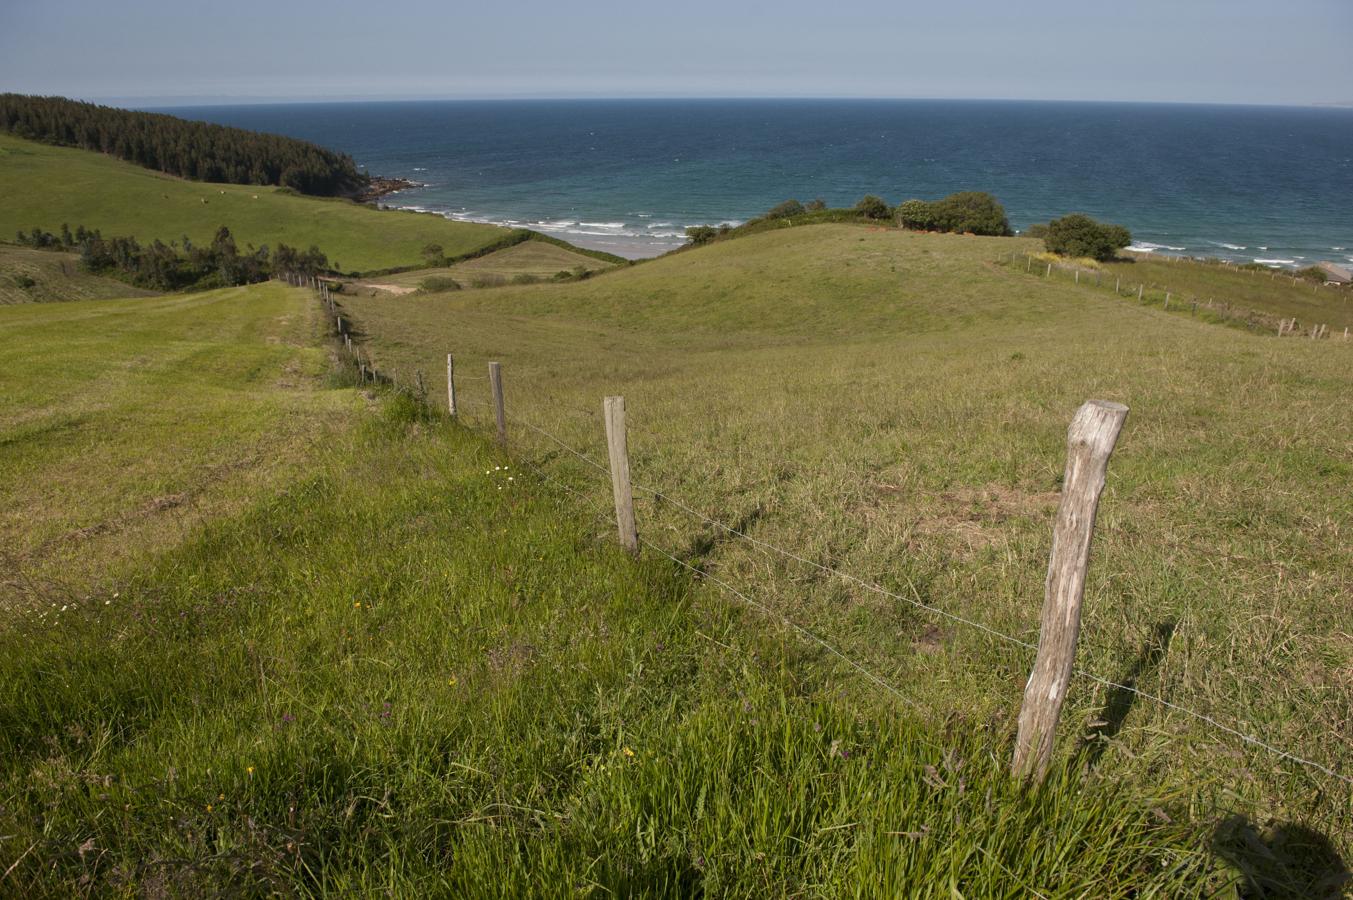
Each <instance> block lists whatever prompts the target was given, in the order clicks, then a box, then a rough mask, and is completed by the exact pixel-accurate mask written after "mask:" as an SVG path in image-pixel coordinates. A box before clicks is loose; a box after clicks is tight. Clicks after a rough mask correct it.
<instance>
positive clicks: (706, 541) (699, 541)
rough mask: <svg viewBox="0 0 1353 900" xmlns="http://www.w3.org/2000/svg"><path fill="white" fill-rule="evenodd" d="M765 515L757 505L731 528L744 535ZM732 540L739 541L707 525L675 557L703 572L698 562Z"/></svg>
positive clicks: (714, 526) (733, 536) (732, 535)
mask: <svg viewBox="0 0 1353 900" xmlns="http://www.w3.org/2000/svg"><path fill="white" fill-rule="evenodd" d="M765 513H766V511H765V509H764V508H763V507H762V506H761V505H760V504H757V505H756V506H755V507H754V508H752V509H750V510H748V511H747V512H745V513H743V514H742V515H741V516H740V517H739V518H738V520H737V521H736V522H734V523H733V524H732V526H731V527H732V529H733V530H734V531H739V532H741V533H742V534H746V533H747V532H748V531H749V530H750V529H751V527H752V526H753V525H755V524H756V523H757V522H758V521H759V520H760V519H761V517H762V516H763V515H765ZM733 540H739V537H738V535H736V534H732V533H731V532H728V531H725V530H724V529H722V528H720V527H718V526H717V525H709V526H707V527H706V528H705V529H704V530H703V531H702V532H701V533H700V534H698V535H696V536H695V538H694V539H693V540H692V541H691V543H690V546H689V547H687V548H686V549H685V550H683V551H681V552H680V553H678V554H677V555H678V556H680V557H681V558H682V560H683V561H685V562H687V563H689V564H691V565H692V566H695V568H697V569H699V570H700V571H701V572H703V571H704V566H703V565H702V564H701V563H700V560H703V559H704V558H705V557H707V556H709V555H710V554H711V553H713V552H714V550H715V549H716V548H717V547H720V546H722V545H723V544H726V543H728V542H729V541H733Z"/></svg>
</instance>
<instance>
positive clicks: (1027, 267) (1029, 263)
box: [1024, 253, 1034, 272]
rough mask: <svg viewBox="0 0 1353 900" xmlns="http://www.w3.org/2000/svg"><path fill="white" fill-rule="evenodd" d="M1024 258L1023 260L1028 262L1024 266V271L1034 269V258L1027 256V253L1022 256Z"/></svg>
mask: <svg viewBox="0 0 1353 900" xmlns="http://www.w3.org/2000/svg"><path fill="white" fill-rule="evenodd" d="M1024 258H1025V259H1026V260H1028V261H1027V262H1026V263H1025V264H1024V271H1026V272H1028V271H1030V270H1031V269H1033V267H1034V258H1033V257H1032V256H1031V255H1029V254H1028V253H1026V254H1024Z"/></svg>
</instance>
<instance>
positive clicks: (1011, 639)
mask: <svg viewBox="0 0 1353 900" xmlns="http://www.w3.org/2000/svg"><path fill="white" fill-rule="evenodd" d="M509 418H511V419H512V420H513V421H515V422H518V423H519V424H522V425H525V426H526V427H527V428H530V429H531V430H532V431H535V432H536V433H538V434H540V435H542V436H543V437H546V438H548V439H549V440H550V441H552V442H553V443H555V444H557V445H558V446H559V447H561V448H562V449H564V450H566V451H568V452H569V453H571V454H572V455H573V456H575V457H577V458H578V459H580V460H582V461H583V462H585V463H587V464H588V465H590V466H592V467H593V468H595V469H597V470H598V471H599V472H601V473H603V474H605V475H607V477H609V471H608V470H607V469H606V468H605V467H604V466H602V465H601V464H599V463H597V462H596V461H595V460H593V459H591V458H590V457H589V456H587V454H585V453H583V452H582V451H579V450H577V449H575V448H574V447H572V446H570V445H569V444H567V443H566V442H564V441H563V440H561V439H560V438H558V437H557V436H556V435H553V434H551V433H550V432H548V431H546V430H545V429H542V428H539V427H538V426H535V425H532V424H530V423H528V422H525V421H523V420H521V419H520V418H518V417H515V416H509ZM537 471H539V470H537ZM634 487H635V488H637V489H639V490H642V491H644V492H646V493H648V494H650V495H652V496H654V497H656V498H659V499H661V500H663V501H665V502H668V503H671V504H672V505H673V506H675V507H677V508H678V509H680V510H682V511H683V512H685V513H687V514H688V515H690V516H693V517H695V518H697V519H699V520H701V521H703V522H705V523H707V524H709V525H713V526H715V527H717V528H720V529H722V530H723V531H725V532H727V533H728V534H730V535H733V536H735V537H739V538H741V539H743V540H745V541H747V542H749V543H751V544H754V545H756V546H758V547H760V548H762V549H763V550H767V551H771V552H774V553H778V554H780V555H781V556H783V557H785V558H787V559H791V560H795V561H797V562H800V563H803V564H804V565H807V566H811V567H813V568H815V569H818V570H819V571H821V572H823V573H826V574H830V575H834V576H837V577H839V578H841V579H843V580H845V581H849V582H851V583H853V584H856V585H858V586H859V587H862V588H864V589H865V590H869V591H872V592H874V593H876V594H879V595H882V596H885V597H889V598H891V599H894V600H900V601H902V602H904V603H909V604H911V605H912V606H915V607H918V608H920V609H924V610H927V611H929V612H933V613H935V614H937V615H940V616H943V617H945V618H947V619H950V620H951V621H954V622H958V623H961V624H964V625H968V626H971V627H973V628H976V629H978V630H980V631H983V632H985V633H986V634H988V635H990V636H992V637H995V638H998V639H1000V640H1002V641H1006V642H1008V643H1011V644H1014V645H1016V646H1019V647H1022V648H1024V649H1026V650H1034V651H1037V649H1038V646H1037V645H1036V644H1032V643H1029V642H1028V641H1024V640H1021V639H1020V638H1017V637H1015V636H1013V635H1009V634H1006V633H1004V632H1002V631H999V630H997V629H995V628H992V627H990V626H988V625H985V624H983V623H981V622H978V621H976V620H973V619H969V618H966V617H964V616H960V615H958V614H956V613H951V612H948V611H947V610H943V609H940V608H938V607H935V606H931V605H930V604H927V603H925V602H923V601H921V600H919V599H915V598H912V597H906V596H903V595H901V594H898V593H895V592H893V591H890V590H888V589H887V588H884V587H882V586H881V585H878V584H875V583H873V582H869V581H866V580H864V579H862V578H859V577H858V576H855V575H853V574H851V573H849V572H843V571H841V570H840V569H837V568H834V567H832V566H825V565H823V564H821V563H818V562H814V561H813V560H810V559H805V558H804V557H802V556H799V555H798V554H796V553H794V552H792V551H789V550H785V549H784V548H782V547H777V546H775V545H774V544H770V543H767V542H765V541H762V540H760V539H758V538H754V537H752V536H750V535H748V534H745V533H743V532H741V531H739V530H738V529H736V528H734V527H733V526H731V525H728V524H726V523H724V522H720V521H718V520H717V519H712V518H710V517H709V516H706V515H704V514H702V513H700V512H698V511H697V510H695V509H692V508H691V507H690V506H688V505H686V504H685V503H682V502H681V501H679V500H677V499H676V498H674V497H672V496H670V495H669V494H666V493H663V492H661V491H658V490H656V489H654V488H651V487H648V486H646V485H644V484H641V483H639V482H637V481H636V482H634ZM570 490H572V489H570ZM573 493H575V494H577V493H578V492H576V491H573ZM579 496H581V494H579ZM639 540H640V543H642V544H644V546H648V547H651V548H652V549H654V550H655V551H656V552H660V553H662V554H663V555H665V556H667V557H668V558H670V559H673V560H674V561H675V562H677V563H679V564H681V565H682V566H684V567H686V568H687V569H690V570H691V571H693V572H697V573H699V574H700V575H701V576H702V577H705V578H708V579H709V580H711V581H714V582H715V583H716V584H719V585H720V586H722V587H724V588H726V589H727V590H729V591H730V592H732V593H734V594H737V595H738V596H740V597H741V598H742V599H743V600H745V601H747V602H752V601H750V600H749V599H748V598H747V597H746V596H745V595H743V594H740V593H739V592H737V591H736V590H735V589H734V588H732V587H731V586H729V585H727V584H726V583H724V582H722V581H720V580H719V579H716V578H714V577H713V576H710V575H708V574H707V573H703V572H700V570H698V569H695V568H694V567H692V566H690V565H688V564H687V563H684V562H682V561H681V560H679V559H676V558H675V557H673V556H671V554H669V553H666V551H663V550H662V549H661V548H658V547H656V546H654V545H652V544H650V543H649V542H648V541H647V540H645V539H644V538H643V537H642V536H640V538H639ZM907 584H908V586H909V587H910V588H911V590H912V591H913V592H915V593H918V594H919V592H917V591H916V587H915V585H914V584H913V583H912V582H911V581H910V579H908V580H907ZM752 605H754V606H757V608H760V609H763V610H765V608H764V607H761V606H760V605H759V604H756V603H752ZM765 611H767V612H769V611H768V610H765ZM770 614H771V615H772V616H778V617H780V618H784V617H783V616H782V615H780V614H776V613H770ZM785 621H786V622H787V623H788V624H789V625H790V626H791V627H793V628H795V629H798V628H799V627H800V626H798V625H797V624H795V623H793V622H792V621H790V620H788V619H787V618H786V619H785ZM814 639H815V640H818V641H820V639H817V638H816V637H815V636H814ZM829 649H832V652H833V653H837V654H838V655H842V658H843V659H846V660H847V662H849V663H850V664H851V665H852V667H855V668H860V666H859V664H858V663H856V662H855V661H854V660H851V659H849V658H848V657H845V656H844V655H843V654H839V651H836V650H835V649H834V648H829ZM1073 674H1074V675H1076V676H1078V677H1081V678H1084V679H1086V680H1088V681H1091V682H1094V683H1095V684H1098V685H1101V686H1103V687H1107V688H1112V689H1114V690H1120V691H1126V692H1127V693H1130V694H1132V695H1134V696H1136V697H1140V698H1141V699H1143V700H1148V701H1150V702H1153V703H1157V704H1159V705H1161V706H1164V707H1167V708H1169V709H1171V710H1174V711H1176V712H1179V713H1183V714H1184V715H1187V716H1190V717H1192V718H1194V719H1197V720H1198V721H1200V722H1204V723H1206V724H1208V725H1211V726H1213V727H1214V728H1217V729H1219V730H1220V731H1223V732H1225V733H1226V734H1229V735H1231V736H1233V737H1236V738H1239V739H1240V740H1242V741H1244V742H1245V743H1247V744H1250V745H1252V746H1255V747H1259V748H1261V749H1263V750H1266V751H1268V752H1270V753H1272V754H1274V755H1276V756H1278V757H1280V758H1282V759H1287V760H1290V761H1292V762H1295V763H1298V764H1300V765H1303V766H1307V767H1309V768H1313V769H1316V770H1317V771H1320V772H1322V773H1324V774H1326V775H1329V776H1330V777H1332V778H1336V779H1338V780H1339V781H1342V782H1344V783H1346V784H1353V777H1349V776H1346V775H1342V774H1340V773H1339V772H1337V771H1335V770H1333V769H1331V768H1329V767H1327V766H1324V765H1322V764H1321V763H1318V762H1315V761H1314V760H1309V759H1306V758H1304V757H1301V756H1298V755H1296V754H1295V753H1291V752H1289V751H1287V750H1284V749H1282V748H1281V747H1277V746H1274V745H1272V744H1269V743H1267V742H1266V741H1264V740H1263V739H1261V738H1259V737H1256V736H1254V735H1251V734H1247V733H1245V732H1243V731H1240V730H1239V729H1237V728H1234V727H1232V726H1230V725H1227V724H1225V723H1223V722H1220V721H1218V720H1217V719H1215V718H1213V717H1212V716H1209V715H1207V714H1205V713H1200V712H1197V711H1195V710H1193V709H1190V708H1188V707H1186V706H1181V705H1180V704H1178V703H1174V702H1172V701H1170V700H1166V699H1164V698H1162V697H1158V696H1156V695H1154V694H1150V693H1147V692H1145V691H1142V690H1140V689H1139V688H1136V687H1134V686H1132V685H1128V684H1122V683H1120V682H1117V681H1113V680H1111V679H1108V678H1104V677H1102V676H1100V675H1096V674H1095V673H1093V672H1090V671H1088V670H1086V669H1083V668H1081V667H1079V666H1078V667H1075V668H1074V669H1073ZM870 677H871V679H872V678H877V676H874V675H872V673H870Z"/></svg>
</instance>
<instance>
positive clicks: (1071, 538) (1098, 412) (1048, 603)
mask: <svg viewBox="0 0 1353 900" xmlns="http://www.w3.org/2000/svg"><path fill="white" fill-rule="evenodd" d="M1127 414H1128V408H1127V407H1126V406H1123V405H1122V404H1121V403H1111V402H1109V401H1106V400H1090V401H1088V402H1086V403H1085V404H1084V405H1083V406H1081V408H1080V409H1078V410H1077V411H1076V416H1075V418H1073V419H1072V420H1071V427H1070V429H1068V431H1067V439H1066V472H1065V474H1064V475H1063V478H1062V501H1061V504H1060V505H1059V506H1058V508H1057V520H1056V523H1055V524H1054V525H1053V530H1052V555H1051V558H1050V559H1049V561H1048V577H1047V581H1046V583H1045V585H1044V597H1043V614H1042V625H1041V631H1040V633H1039V637H1038V657H1037V659H1036V660H1035V661H1034V668H1033V671H1032V672H1031V673H1030V674H1029V682H1028V684H1027V685H1025V687H1024V704H1023V706H1021V707H1020V711H1019V733H1018V735H1017V737H1016V738H1015V759H1014V763H1013V765H1012V766H1011V769H1012V771H1013V772H1014V773H1015V774H1016V775H1018V776H1022V777H1029V776H1032V777H1033V778H1034V779H1035V780H1038V781H1041V780H1042V779H1043V776H1044V775H1045V774H1046V773H1047V768H1048V763H1049V761H1050V760H1051V759H1052V745H1053V741H1054V740H1055V738H1056V736H1057V719H1058V717H1059V716H1060V715H1061V713H1062V702H1063V701H1064V700H1065V699H1066V691H1067V685H1068V683H1069V682H1070V681H1071V673H1072V670H1073V668H1074V665H1075V660H1076V642H1077V640H1078V639H1079V638H1080V628H1081V600H1082V599H1083V598H1084V596H1085V572H1086V569H1087V568H1088V567H1089V563H1090V539H1091V537H1093V535H1094V530H1095V512H1096V510H1097V509H1098V507H1099V495H1100V492H1101V491H1103V490H1104V475H1105V472H1106V471H1107V469H1108V465H1109V456H1110V454H1112V453H1113V447H1114V444H1115V443H1117V441H1118V433H1119V432H1120V431H1121V430H1122V428H1123V421H1124V420H1125V419H1126V418H1127Z"/></svg>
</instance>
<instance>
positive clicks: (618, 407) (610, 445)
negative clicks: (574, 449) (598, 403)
mask: <svg viewBox="0 0 1353 900" xmlns="http://www.w3.org/2000/svg"><path fill="white" fill-rule="evenodd" d="M603 410H604V412H605V414H606V452H607V455H608V456H610V460H611V493H612V494H613V495H614V497H615V524H616V528H618V529H619V530H620V546H622V547H624V548H625V549H626V550H628V551H629V552H630V553H634V554H637V553H638V552H639V530H638V528H636V527H635V524H634V492H633V490H632V489H631V488H630V455H629V447H628V445H627V443H626V440H625V398H624V397H607V398H606V401H605V403H604V404H603Z"/></svg>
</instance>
